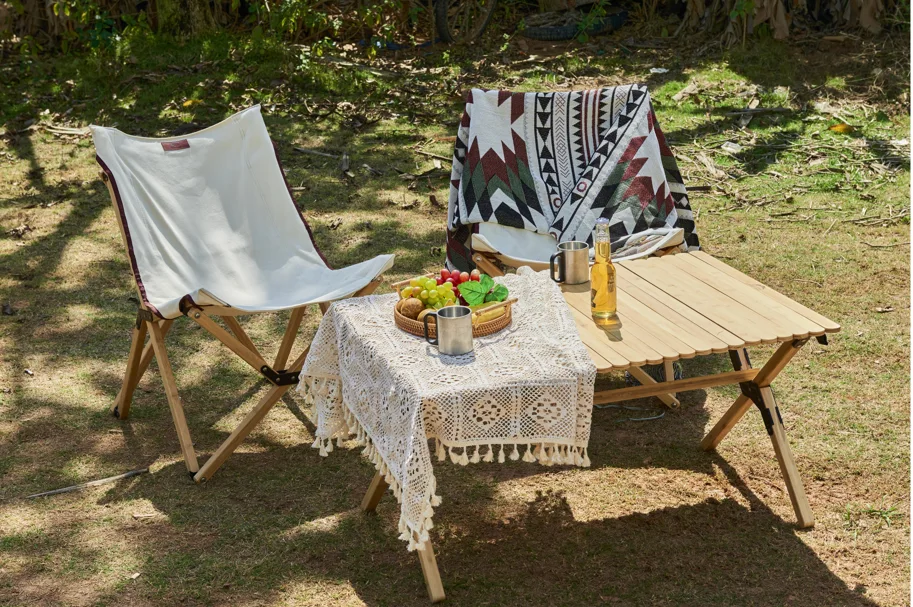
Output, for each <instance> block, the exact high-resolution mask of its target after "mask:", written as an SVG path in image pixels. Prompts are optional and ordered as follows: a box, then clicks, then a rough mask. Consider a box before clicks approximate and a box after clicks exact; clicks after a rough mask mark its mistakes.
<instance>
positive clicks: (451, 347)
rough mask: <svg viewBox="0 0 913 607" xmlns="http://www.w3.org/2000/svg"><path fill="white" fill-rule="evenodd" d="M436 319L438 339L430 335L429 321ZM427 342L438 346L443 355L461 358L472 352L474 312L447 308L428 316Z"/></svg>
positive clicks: (460, 308)
mask: <svg viewBox="0 0 913 607" xmlns="http://www.w3.org/2000/svg"><path fill="white" fill-rule="evenodd" d="M432 317H433V318H434V324H435V327H436V329H437V338H436V339H433V340H432V339H431V336H430V335H429V334H428V321H429V320H430V319H431V318H432ZM422 322H424V324H425V341H427V342H428V343H429V344H431V345H432V346H437V348H438V350H440V352H441V354H449V355H451V356H459V355H460V354H468V353H470V352H472V310H470V309H469V308H468V307H466V306H447V307H446V308H441V309H440V310H438V311H437V312H431V313H430V314H426V315H425V318H424V320H423V321H422Z"/></svg>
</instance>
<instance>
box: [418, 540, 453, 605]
mask: <svg viewBox="0 0 913 607" xmlns="http://www.w3.org/2000/svg"><path fill="white" fill-rule="evenodd" d="M415 552H416V553H417V554H418V562H419V563H420V564H421V566H422V576H423V577H424V578H425V588H427V589H428V597H429V598H430V599H431V602H432V603H439V602H441V601H443V600H444V599H445V598H446V595H445V594H444V584H443V583H442V582H441V572H440V571H439V570H438V568H437V559H435V558H434V548H433V547H432V546H431V540H428V541H427V542H425V549H424V550H416V551H415Z"/></svg>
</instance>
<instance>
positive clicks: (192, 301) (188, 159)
mask: <svg viewBox="0 0 913 607" xmlns="http://www.w3.org/2000/svg"><path fill="white" fill-rule="evenodd" d="M92 134H93V138H94V141H95V149H96V152H97V160H98V163H99V165H101V168H102V171H103V172H102V179H103V181H104V182H105V183H106V184H107V186H108V190H109V192H110V194H111V201H112V203H113V204H114V207H115V209H116V211H117V213H116V214H117V219H118V223H119V225H120V228H121V234H122V236H123V238H124V243H125V245H126V247H127V253H128V255H129V257H130V264H131V266H132V269H133V278H134V280H135V282H136V288H137V291H138V292H139V298H140V305H139V311H138V313H137V318H136V326H135V327H134V329H133V341H132V344H131V346H130V354H129V357H128V360H127V371H126V373H125V375H124V380H123V384H122V387H121V390H120V393H119V394H118V396H117V398H116V399H115V401H114V405H113V408H112V410H113V413H114V415H115V416H116V417H118V418H119V419H126V418H127V416H128V415H129V413H130V403H131V401H132V397H133V392H134V390H135V389H136V386H137V384H138V383H139V380H140V378H141V377H142V376H143V373H144V372H145V371H146V368H147V367H148V366H149V363H150V362H151V361H152V356H153V355H155V358H156V360H157V361H158V368H159V373H160V374H161V376H162V381H163V382H164V384H165V395H166V397H167V399H168V406H169V408H170V410H171V417H172V419H173V421H174V425H175V428H176V429H177V434H178V441H179V442H180V446H181V452H182V454H183V457H184V461H185V463H186V465H187V470H188V471H189V472H190V474H191V475H192V476H193V479H194V480H195V481H196V482H201V481H205V480H208V479H210V478H212V475H213V473H215V471H216V470H217V469H218V468H219V467H220V466H221V465H222V463H223V462H224V461H225V460H226V459H227V458H228V456H229V455H231V453H232V452H233V451H234V450H235V449H236V448H237V447H238V445H239V444H240V443H241V442H242V441H243V440H244V438H245V437H246V436H247V435H248V434H249V433H250V432H251V431H252V430H253V428H254V427H255V426H256V425H257V424H258V423H259V422H260V420H261V419H263V417H264V416H265V415H266V414H267V413H268V412H269V410H270V409H271V408H272V407H273V405H274V404H275V403H276V402H277V401H278V400H279V399H280V398H281V397H282V396H283V395H284V394H285V392H286V391H287V390H288V389H289V388H290V387H292V386H293V385H295V384H297V383H298V372H299V371H300V370H301V367H302V365H303V364H304V360H305V357H306V356H307V353H308V349H307V348H305V350H304V352H302V353H301V355H300V356H298V358H296V359H295V360H294V362H292V363H291V364H290V365H288V364H286V363H287V361H288V359H289V354H290V353H291V350H292V346H293V344H294V341H295V337H296V335H297V332H298V328H299V326H300V325H301V320H302V318H303V316H304V312H305V309H306V307H307V306H309V305H312V304H318V305H319V306H320V309H321V311H324V312H325V311H326V309H327V307H328V306H329V304H330V302H332V301H334V300H338V299H343V298H346V297H352V296H356V297H357V296H361V295H367V294H370V293H371V292H373V291H374V290H375V289H376V288H377V286H378V285H379V284H380V281H379V280H378V277H379V276H380V275H381V274H382V273H383V272H384V271H385V270H387V269H389V268H390V267H391V266H392V265H393V255H379V256H377V257H375V258H374V259H371V260H368V261H365V262H362V263H358V264H355V265H352V266H349V267H347V268H343V269H340V270H333V269H330V268H329V266H328V265H327V263H326V260H325V259H324V257H323V255H322V254H321V253H320V251H319V249H318V248H317V246H316V244H315V243H314V239H313V235H312V233H311V230H310V227H309V226H308V225H307V222H306V221H305V220H304V217H303V216H302V215H301V214H300V213H299V211H298V208H297V206H296V205H295V202H294V200H293V199H292V196H291V192H290V190H289V188H288V184H287V183H286V181H285V176H284V174H283V172H282V168H281V166H280V165H279V159H278V156H277V155H276V153H275V148H274V147H273V145H272V142H271V141H270V138H269V134H268V133H267V131H266V125H265V124H264V122H263V118H262V117H261V115H260V107H259V106H255V107H252V108H250V109H247V110H244V111H243V112H240V113H238V114H235V115H234V116H232V117H230V118H228V119H227V120H225V121H223V122H221V123H219V124H217V125H215V126H212V127H209V128H207V129H204V130H202V131H199V132H197V133H193V134H191V135H183V136H179V137H169V138H165V139H151V138H145V137H134V136H131V135H127V134H125V133H122V132H121V131H119V130H117V129H113V128H102V127H97V126H93V127H92ZM279 310H291V316H290V318H289V322H288V327H287V328H286V331H285V335H284V337H283V338H282V342H281V344H280V346H279V351H278V353H277V355H276V358H275V360H274V362H273V364H272V365H270V364H268V363H267V362H266V360H265V359H264V358H263V355H262V354H261V353H260V352H259V350H258V349H257V347H256V346H255V345H254V343H253V342H252V341H251V340H250V338H249V337H248V336H247V334H246V333H245V332H244V330H243V329H242V328H241V325H240V324H239V322H238V320H237V316H241V315H247V314H259V313H263V312H275V311H279ZM179 316H187V317H188V318H190V319H191V320H193V321H194V322H196V323H197V324H199V325H200V326H201V327H203V328H204V329H206V330H207V331H208V332H209V333H210V334H212V335H213V336H214V337H215V338H216V339H218V340H219V341H221V342H222V343H223V344H225V345H226V346H227V347H228V348H229V349H230V350H231V351H232V352H234V353H235V354H237V355H238V356H239V357H241V359H243V360H244V361H245V362H246V363H248V364H249V365H250V366H252V367H253V368H254V369H255V370H256V371H257V372H259V373H260V374H261V375H262V376H263V377H265V378H266V379H267V380H268V381H269V382H270V383H271V384H272V387H271V388H270V389H269V391H268V392H267V393H266V394H265V395H264V396H263V397H262V398H261V399H260V402H259V403H257V406H256V407H254V409H253V410H252V411H251V412H250V413H249V414H248V415H247V416H246V417H245V418H244V420H243V421H242V422H241V424H240V425H239V426H238V427H237V428H236V429H235V430H234V431H233V432H232V433H231V435H230V436H229V437H228V438H227V439H226V440H225V442H223V443H222V445H221V446H220V447H219V448H218V449H217V450H216V452H215V453H214V454H213V455H212V456H211V457H210V458H209V460H208V461H206V463H205V464H203V466H202V468H201V467H200V466H199V465H198V463H197V456H196V453H195V452H194V448H193V443H192V442H191V439H190V431H189V429H188V427H187V422H186V419H185V417H184V409H183V407H182V405H181V399H180V396H179V395H178V390H177V386H176V385H175V379H174V373H173V371H172V368H171V363H170V362H169V360H168V355H167V353H166V349H165V342H164V339H165V335H166V334H167V333H168V330H169V329H170V328H171V325H172V323H173V322H174V320H175V319H176V318H178V317H179ZM216 318H221V319H222V321H223V322H224V324H225V325H226V326H227V328H228V329H229V330H226V329H224V328H222V326H220V325H219V324H218V323H217V322H216V320H215V319H216ZM147 333H148V334H149V337H150V339H149V343H148V344H146V345H145V347H144V345H143V344H144V342H145V338H146V334H147Z"/></svg>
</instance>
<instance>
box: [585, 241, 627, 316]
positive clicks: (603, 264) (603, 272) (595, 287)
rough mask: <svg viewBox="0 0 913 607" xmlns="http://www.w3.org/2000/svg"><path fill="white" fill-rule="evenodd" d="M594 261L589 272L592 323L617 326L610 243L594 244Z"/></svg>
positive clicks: (599, 242) (597, 242) (600, 242)
mask: <svg viewBox="0 0 913 607" xmlns="http://www.w3.org/2000/svg"><path fill="white" fill-rule="evenodd" d="M594 246H595V249H596V260H595V263H593V268H592V270H591V271H590V304H591V308H592V312H593V321H594V322H595V323H596V324H597V325H602V326H607V325H608V326H612V325H618V324H620V323H619V320H618V314H617V311H616V305H617V296H616V290H615V266H613V265H612V248H611V247H612V245H611V243H610V242H608V241H607V240H606V241H599V240H597V241H596V243H595V245H594Z"/></svg>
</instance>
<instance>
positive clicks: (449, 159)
mask: <svg viewBox="0 0 913 607" xmlns="http://www.w3.org/2000/svg"><path fill="white" fill-rule="evenodd" d="M412 151H413V152H415V153H416V154H421V155H422V156H428V157H429V158H436V159H437V160H441V161H443V162H450V163H452V162H453V158H446V157H444V156H439V155H438V154H432V153H431V152H423V151H422V150H412Z"/></svg>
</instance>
